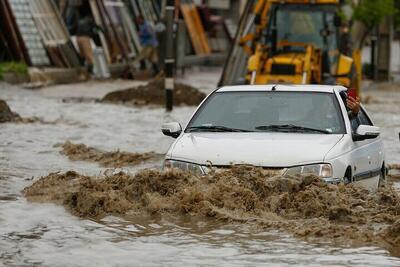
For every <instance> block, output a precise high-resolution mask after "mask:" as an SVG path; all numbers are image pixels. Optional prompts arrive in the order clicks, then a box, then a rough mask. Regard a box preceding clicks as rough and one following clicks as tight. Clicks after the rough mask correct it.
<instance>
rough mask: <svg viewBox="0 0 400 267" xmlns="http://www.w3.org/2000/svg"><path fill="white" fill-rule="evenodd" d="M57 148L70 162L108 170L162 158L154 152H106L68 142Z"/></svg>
mask: <svg viewBox="0 0 400 267" xmlns="http://www.w3.org/2000/svg"><path fill="white" fill-rule="evenodd" d="M57 146H60V147H61V148H62V150H61V151H60V153H61V154H63V155H65V156H67V157H68V158H69V159H70V160H74V161H89V162H97V163H99V164H100V165H101V166H103V167H110V168H120V167H123V166H134V165H138V164H141V163H144V162H147V161H155V160H160V159H162V157H163V155H161V154H157V153H154V152H146V153H132V152H123V151H119V150H116V151H113V152H107V151H102V150H99V149H97V148H94V147H88V146H86V145H84V144H73V143H71V142H69V141H66V142H65V143H64V144H59V145H56V147H57Z"/></svg>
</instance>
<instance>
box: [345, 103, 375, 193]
mask: <svg viewBox="0 0 400 267" xmlns="http://www.w3.org/2000/svg"><path fill="white" fill-rule="evenodd" d="M350 121H351V126H352V127H351V128H352V132H353V133H355V132H356V130H357V128H358V126H359V125H373V124H372V122H371V120H370V119H369V117H368V115H367V114H366V112H365V110H364V109H363V108H361V109H360V112H359V113H358V115H357V117H355V118H353V119H351V120H350ZM382 153H383V151H382V143H381V141H380V139H379V138H375V139H367V140H363V141H357V142H356V141H354V142H353V153H352V157H353V160H354V166H353V182H355V183H358V184H362V185H363V186H364V187H367V188H372V189H373V188H376V187H377V185H378V183H379V174H380V169H381V166H380V165H381V164H382V163H381V162H382V160H381V158H382Z"/></svg>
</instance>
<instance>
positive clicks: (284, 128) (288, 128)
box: [256, 124, 331, 134]
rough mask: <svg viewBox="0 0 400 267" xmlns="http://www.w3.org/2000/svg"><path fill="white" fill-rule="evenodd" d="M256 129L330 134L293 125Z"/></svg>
mask: <svg viewBox="0 0 400 267" xmlns="http://www.w3.org/2000/svg"><path fill="white" fill-rule="evenodd" d="M256 129H257V130H261V131H285V132H291V131H303V132H318V133H324V134H331V132H330V131H327V130H321V129H315V128H309V127H303V126H297V125H293V124H282V125H260V126H257V127H256Z"/></svg>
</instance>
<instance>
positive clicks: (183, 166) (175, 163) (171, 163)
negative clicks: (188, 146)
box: [164, 159, 205, 175]
mask: <svg viewBox="0 0 400 267" xmlns="http://www.w3.org/2000/svg"><path fill="white" fill-rule="evenodd" d="M172 168H177V169H180V170H182V171H187V172H191V173H194V174H198V175H204V174H205V172H204V170H203V168H202V167H201V166H200V165H198V164H195V163H190V162H185V161H179V160H171V159H166V160H165V161H164V169H172Z"/></svg>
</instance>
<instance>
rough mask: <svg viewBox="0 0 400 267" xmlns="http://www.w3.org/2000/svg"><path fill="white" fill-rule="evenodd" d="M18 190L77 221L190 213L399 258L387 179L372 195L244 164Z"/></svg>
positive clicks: (43, 183)
mask: <svg viewBox="0 0 400 267" xmlns="http://www.w3.org/2000/svg"><path fill="white" fill-rule="evenodd" d="M24 194H25V196H26V197H27V199H28V200H30V201H35V202H54V203H58V204H62V205H64V206H65V207H66V208H67V209H68V210H70V211H71V212H72V213H73V214H75V215H77V216H79V217H83V218H94V219H100V218H103V217H105V216H107V215H117V216H121V217H124V216H132V215H149V214H150V215H151V214H153V215H161V216H162V215H168V216H170V215H172V216H187V215H190V216H194V217H196V218H199V217H203V218H213V219H216V220H226V221H230V222H237V223H243V224H252V225H254V226H256V227H261V228H270V229H271V228H272V229H279V230H284V231H288V232H289V233H292V234H294V235H295V236H297V237H300V238H305V239H307V240H310V241H312V240H316V241H328V242H332V243H335V244H344V245H345V244H351V245H355V246H357V245H359V246H364V245H377V246H380V247H383V248H386V249H388V250H389V251H390V252H391V254H392V255H395V256H399V255H400V194H399V192H398V191H396V190H395V189H394V188H393V187H392V186H391V184H390V183H388V185H386V186H385V187H383V188H380V189H379V190H378V191H377V192H374V193H370V192H369V191H366V190H365V189H362V188H358V187H354V186H352V185H347V186H344V185H330V184H326V183H324V182H322V181H321V180H320V179H318V178H317V177H314V176H301V177H292V178H284V177H278V176H275V175H274V173H273V172H269V171H265V170H263V169H258V168H252V167H246V166H240V167H232V168H231V169H229V170H225V171H221V172H211V173H210V174H208V175H207V176H204V177H198V176H195V175H192V174H189V173H185V172H181V171H178V170H169V171H159V170H151V169H148V170H143V171H140V172H138V173H137V174H135V175H132V174H128V173H125V172H119V173H115V174H113V175H107V174H105V175H104V176H101V177H94V176H84V175H80V174H79V173H76V172H74V171H68V172H65V173H51V174H49V175H47V176H45V177H42V178H41V179H39V180H38V181H36V182H35V183H33V184H32V185H31V186H29V187H27V188H25V189H24Z"/></svg>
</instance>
